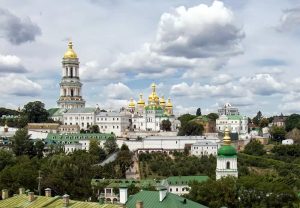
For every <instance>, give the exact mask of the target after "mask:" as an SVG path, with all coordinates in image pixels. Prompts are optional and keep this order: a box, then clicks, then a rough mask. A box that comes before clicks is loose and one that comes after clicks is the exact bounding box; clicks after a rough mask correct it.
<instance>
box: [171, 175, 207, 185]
mask: <svg viewBox="0 0 300 208" xmlns="http://www.w3.org/2000/svg"><path fill="white" fill-rule="evenodd" d="M208 179H209V177H208V176H171V177H168V178H167V179H166V180H167V181H168V183H169V185H188V184H189V183H190V182H193V181H197V182H204V181H207V180H208Z"/></svg>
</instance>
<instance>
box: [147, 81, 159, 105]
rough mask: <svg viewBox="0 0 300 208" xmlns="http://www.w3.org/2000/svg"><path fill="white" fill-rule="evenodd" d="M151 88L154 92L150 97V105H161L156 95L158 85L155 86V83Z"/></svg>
mask: <svg viewBox="0 0 300 208" xmlns="http://www.w3.org/2000/svg"><path fill="white" fill-rule="evenodd" d="M151 88H152V92H151V94H150V95H149V97H148V104H149V105H151V104H153V103H154V104H155V105H158V104H159V97H158V95H157V94H156V85H155V83H153V84H152V85H151Z"/></svg>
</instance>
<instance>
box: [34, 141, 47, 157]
mask: <svg viewBox="0 0 300 208" xmlns="http://www.w3.org/2000/svg"><path fill="white" fill-rule="evenodd" d="M34 146H35V149H36V155H37V157H38V158H42V157H43V156H44V148H45V144H44V142H42V141H41V140H38V141H36V142H35V145H34Z"/></svg>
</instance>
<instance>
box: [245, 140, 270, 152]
mask: <svg viewBox="0 0 300 208" xmlns="http://www.w3.org/2000/svg"><path fill="white" fill-rule="evenodd" d="M244 153H246V154H249V155H257V156H261V155H264V154H266V151H265V150H264V145H262V144H261V143H260V142H259V141H257V140H255V139H254V140H251V141H250V142H249V143H248V144H247V145H246V146H245V150H244Z"/></svg>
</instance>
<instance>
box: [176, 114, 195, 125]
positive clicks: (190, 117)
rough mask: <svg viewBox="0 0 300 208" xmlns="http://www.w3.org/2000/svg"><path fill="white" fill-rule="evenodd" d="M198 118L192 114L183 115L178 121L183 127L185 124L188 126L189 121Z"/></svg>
mask: <svg viewBox="0 0 300 208" xmlns="http://www.w3.org/2000/svg"><path fill="white" fill-rule="evenodd" d="M196 117H197V116H195V115H191V114H183V115H181V116H179V117H178V120H179V121H180V123H181V126H184V125H185V124H187V123H188V122H189V121H191V120H193V119H194V118H196Z"/></svg>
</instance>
